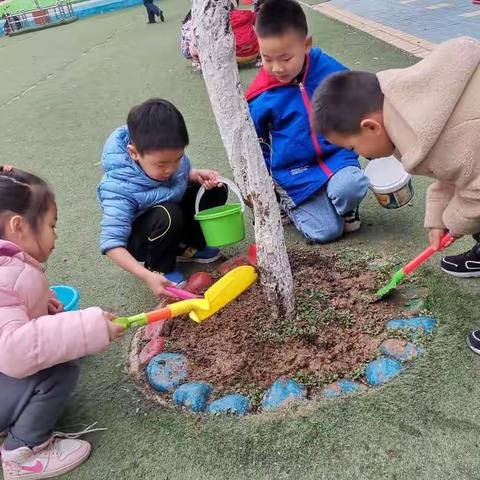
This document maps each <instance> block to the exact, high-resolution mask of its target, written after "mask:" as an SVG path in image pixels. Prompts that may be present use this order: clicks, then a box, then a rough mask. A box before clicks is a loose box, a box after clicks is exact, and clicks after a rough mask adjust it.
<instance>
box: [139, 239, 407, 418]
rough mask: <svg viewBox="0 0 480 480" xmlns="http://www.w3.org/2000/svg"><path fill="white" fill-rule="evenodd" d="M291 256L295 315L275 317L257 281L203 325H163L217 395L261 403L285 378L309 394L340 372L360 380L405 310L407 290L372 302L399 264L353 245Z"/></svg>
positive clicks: (195, 374)
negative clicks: (389, 327)
mask: <svg viewBox="0 0 480 480" xmlns="http://www.w3.org/2000/svg"><path fill="white" fill-rule="evenodd" d="M289 257H290V263H291V267H292V272H293V276H294V282H295V293H296V302H297V315H296V317H295V318H290V319H281V320H273V319H272V318H271V316H270V310H269V305H268V303H267V301H266V299H265V297H264V295H263V292H262V288H261V286H260V285H259V284H258V283H257V284H255V285H253V286H252V287H251V288H250V289H249V290H247V291H246V292H244V293H243V294H242V295H241V296H240V297H239V298H237V299H236V300H235V301H233V302H232V303H230V304H229V305H228V306H226V307H225V308H224V309H222V310H221V311H220V312H218V313H217V314H216V315H214V316H212V317H211V318H209V319H207V320H205V321H204V322H203V323H202V324H200V325H198V324H196V323H194V322H192V321H190V320H189V319H188V317H178V318H175V319H172V320H170V321H169V324H168V325H166V326H165V327H166V328H164V329H163V333H162V335H163V337H164V339H165V346H164V352H174V353H182V354H183V355H184V356H185V358H186V360H187V369H188V379H189V381H190V382H205V383H208V384H210V385H211V386H212V387H213V389H214V390H213V395H212V397H213V398H215V397H219V396H221V395H223V394H226V393H233V392H237V393H242V394H245V395H247V396H248V397H249V398H250V399H251V401H252V406H253V407H254V408H256V407H258V406H259V404H260V402H261V398H262V395H263V393H264V392H265V391H266V389H268V388H269V387H270V386H271V385H272V383H273V382H274V381H275V380H277V379H279V378H289V379H294V380H297V381H299V382H301V383H302V384H303V385H305V386H306V387H307V389H308V396H309V397H310V398H314V397H315V396H316V395H317V394H318V393H319V392H320V389H321V388H322V387H324V386H325V385H327V384H329V383H331V382H333V381H335V380H336V379H337V378H341V377H343V378H350V379H352V380H355V379H360V377H361V376H362V374H363V373H364V366H365V364H366V363H368V362H369V361H371V360H373V359H375V358H376V357H377V356H378V347H379V345H380V343H381V342H382V341H383V340H385V339H386V337H387V333H386V329H385V325H386V323H387V321H388V320H391V319H393V318H400V317H403V316H406V312H405V311H404V309H403V307H404V304H405V301H406V299H405V298H403V297H401V296H400V297H397V299H396V301H381V302H374V301H373V300H374V298H375V292H376V290H377V289H378V288H379V287H380V286H382V285H383V284H384V283H385V280H386V279H387V278H388V274H389V273H391V271H392V270H391V269H392V268H393V266H392V265H389V264H387V263H379V262H378V260H377V261H375V260H374V257H373V256H369V255H368V254H365V253H364V252H363V254H361V255H359V252H358V251H349V250H346V251H345V252H344V253H343V254H334V253H325V251H324V250H321V249H318V248H304V249H296V250H295V251H290V253H289ZM216 275H217V276H218V273H217V274H216ZM145 342H146V340H141V341H140V345H138V346H137V347H138V348H139V349H141V348H142V346H143V345H144V344H145ZM360 381H361V379H360ZM141 383H142V384H143V385H144V388H146V389H151V387H150V386H149V385H148V384H147V382H144V381H142V382H141Z"/></svg>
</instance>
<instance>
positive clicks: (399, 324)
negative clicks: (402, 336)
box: [387, 317, 437, 334]
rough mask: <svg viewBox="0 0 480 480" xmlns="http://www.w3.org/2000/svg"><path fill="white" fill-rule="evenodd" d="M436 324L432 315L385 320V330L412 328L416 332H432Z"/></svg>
mask: <svg viewBox="0 0 480 480" xmlns="http://www.w3.org/2000/svg"><path fill="white" fill-rule="evenodd" d="M436 326H437V321H436V320H435V319H434V318H432V317H414V318H406V319H400V320H390V321H389V322H387V330H412V331H414V332H415V331H417V332H419V333H420V332H422V331H423V332H424V333H427V334H429V333H432V332H433V330H434V329H435V327H436Z"/></svg>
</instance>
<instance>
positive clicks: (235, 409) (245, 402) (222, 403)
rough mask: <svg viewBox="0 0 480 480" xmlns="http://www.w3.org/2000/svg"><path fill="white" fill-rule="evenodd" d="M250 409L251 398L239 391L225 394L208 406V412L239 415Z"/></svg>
mask: <svg viewBox="0 0 480 480" xmlns="http://www.w3.org/2000/svg"><path fill="white" fill-rule="evenodd" d="M249 410H250V400H249V398H248V397H246V396H245V395H240V394H239V393H232V394H231V395H225V396H224V397H222V398H219V399H218V400H215V401H214V402H212V403H211V404H210V405H209V406H208V413H233V414H235V415H237V416H238V417H241V416H243V415H245V414H246V413H247V412H248V411H249Z"/></svg>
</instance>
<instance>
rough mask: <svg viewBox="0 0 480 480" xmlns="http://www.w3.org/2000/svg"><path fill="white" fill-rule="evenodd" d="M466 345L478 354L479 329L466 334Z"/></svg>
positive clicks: (479, 345) (479, 348) (479, 352)
mask: <svg viewBox="0 0 480 480" xmlns="http://www.w3.org/2000/svg"><path fill="white" fill-rule="evenodd" d="M467 345H468V348H470V350H471V351H472V352H475V353H478V354H480V330H474V331H473V332H470V333H469V334H468V337H467Z"/></svg>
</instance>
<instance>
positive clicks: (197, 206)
mask: <svg viewBox="0 0 480 480" xmlns="http://www.w3.org/2000/svg"><path fill="white" fill-rule="evenodd" d="M218 181H219V182H220V183H223V184H225V185H227V187H228V188H229V189H230V190H231V191H232V192H233V193H234V194H235V195H236V196H237V197H238V199H239V200H240V203H241V205H242V212H244V211H245V202H244V201H243V198H242V194H241V193H240V189H239V188H238V187H237V186H236V185H235V184H234V183H233V182H232V181H231V180H229V179H228V178H225V177H218ZM204 193H205V187H203V186H202V187H200V189H199V190H198V193H197V198H196V199H195V214H197V213H198V212H199V209H200V200H201V199H202V197H203V194H204Z"/></svg>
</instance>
